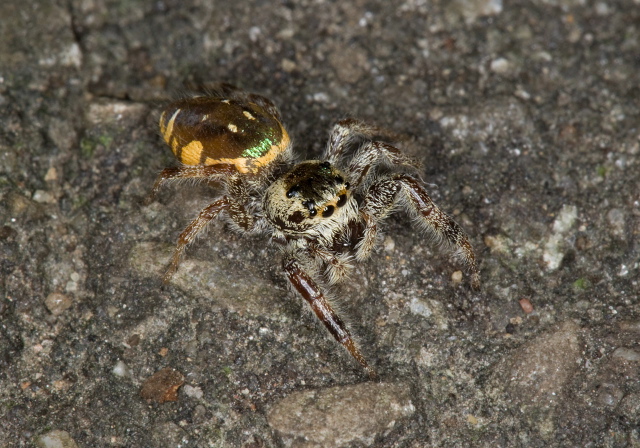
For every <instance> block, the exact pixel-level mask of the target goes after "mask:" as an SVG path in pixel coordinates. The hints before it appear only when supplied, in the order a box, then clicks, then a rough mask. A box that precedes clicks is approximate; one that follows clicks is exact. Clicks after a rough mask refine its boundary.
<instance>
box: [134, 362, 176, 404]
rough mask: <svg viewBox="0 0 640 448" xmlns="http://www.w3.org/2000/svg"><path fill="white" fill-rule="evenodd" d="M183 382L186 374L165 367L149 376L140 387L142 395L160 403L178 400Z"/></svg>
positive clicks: (146, 398)
mask: <svg viewBox="0 0 640 448" xmlns="http://www.w3.org/2000/svg"><path fill="white" fill-rule="evenodd" d="M183 383H184V376H183V375H182V374H181V373H180V372H178V371H177V370H173V369H172V368H170V367H165V368H164V369H162V370H159V371H157V372H156V373H154V374H153V375H152V376H150V377H149V378H147V380H146V381H145V382H144V383H143V384H142V389H140V396H141V397H142V398H144V399H145V400H153V401H157V402H158V403H164V402H165V401H178V389H179V388H180V386H182V384H183Z"/></svg>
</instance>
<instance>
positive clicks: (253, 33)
mask: <svg viewBox="0 0 640 448" xmlns="http://www.w3.org/2000/svg"><path fill="white" fill-rule="evenodd" d="M261 34H262V30H261V29H260V28H259V27H257V26H252V27H251V28H249V39H250V40H251V42H256V41H257V40H258V38H259V37H260V35H261Z"/></svg>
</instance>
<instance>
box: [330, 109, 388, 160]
mask: <svg viewBox="0 0 640 448" xmlns="http://www.w3.org/2000/svg"><path fill="white" fill-rule="evenodd" d="M377 134H380V132H379V131H378V128H376V127H374V126H370V125H368V124H366V123H363V122H361V121H358V120H355V119H353V118H346V119H344V120H340V121H339V122H337V123H336V124H335V125H333V129H332V130H331V135H330V136H329V141H328V143H327V149H326V150H325V152H324V158H325V160H328V161H329V162H331V163H335V162H336V161H337V160H338V159H339V158H340V157H341V156H343V155H344V153H345V152H346V150H347V148H348V147H349V145H350V144H351V143H353V142H354V141H355V140H357V139H360V138H367V137H368V138H372V137H374V136H375V135H377Z"/></svg>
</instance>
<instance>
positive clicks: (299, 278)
mask: <svg viewBox="0 0 640 448" xmlns="http://www.w3.org/2000/svg"><path fill="white" fill-rule="evenodd" d="M284 270H285V273H286V274H287V278H288V279H289V281H290V282H291V284H292V285H293V287H294V288H295V289H296V291H298V292H299V293H300V295H301V296H302V297H303V298H304V299H305V300H306V301H307V302H308V303H309V305H310V306H311V309H312V310H313V312H314V313H315V314H316V316H317V317H318V319H320V321H321V322H322V323H323V324H324V326H325V327H327V330H329V333H331V334H332V335H333V337H334V338H335V339H336V341H338V342H339V343H340V344H342V345H343V346H344V348H346V349H347V350H348V351H349V353H350V354H351V356H353V357H354V358H355V359H356V361H358V362H359V363H360V365H361V366H362V367H364V369H365V370H366V371H367V373H368V374H369V376H370V377H371V378H375V377H376V376H377V375H376V372H375V370H373V368H372V367H370V366H369V364H368V363H367V361H366V360H365V359H364V356H362V353H360V350H359V349H358V346H357V345H356V343H355V341H354V340H353V338H352V337H351V334H350V333H349V330H347V327H346V325H345V324H344V322H343V321H342V319H340V316H338V315H337V314H336V312H335V311H334V310H333V308H332V307H331V304H329V302H328V300H327V297H326V296H325V295H324V293H323V292H322V290H321V289H320V287H319V286H318V284H317V283H316V282H315V281H314V280H313V279H312V278H311V276H310V275H309V274H308V273H307V272H305V271H304V270H303V269H302V267H301V266H300V263H299V262H298V261H296V260H295V259H293V258H288V259H285V261H284Z"/></svg>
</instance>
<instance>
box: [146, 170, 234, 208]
mask: <svg viewBox="0 0 640 448" xmlns="http://www.w3.org/2000/svg"><path fill="white" fill-rule="evenodd" d="M237 173H238V171H237V170H236V169H235V168H234V166H233V165H229V164H218V165H193V166H192V165H180V166H174V167H171V168H165V169H164V170H162V172H161V173H160V174H159V175H158V178H157V179H156V181H155V183H154V184H153V188H152V189H151V193H149V196H147V198H146V199H145V201H144V203H145V205H148V204H150V203H152V202H153V201H154V200H155V199H156V196H157V195H158V192H159V191H160V188H162V186H163V185H164V184H165V183H167V182H172V181H175V180H181V179H209V180H220V179H224V178H226V177H227V176H233V175H234V174H237Z"/></svg>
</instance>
